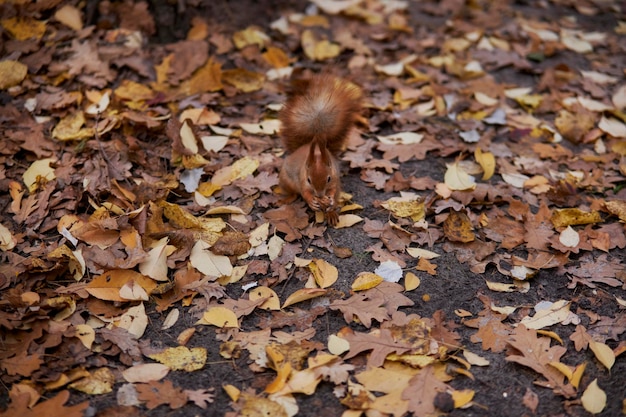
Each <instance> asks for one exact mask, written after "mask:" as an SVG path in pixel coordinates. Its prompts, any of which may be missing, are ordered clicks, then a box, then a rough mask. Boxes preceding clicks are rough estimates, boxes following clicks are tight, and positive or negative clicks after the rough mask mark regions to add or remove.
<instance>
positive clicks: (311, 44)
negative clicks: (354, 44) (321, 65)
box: [301, 29, 341, 61]
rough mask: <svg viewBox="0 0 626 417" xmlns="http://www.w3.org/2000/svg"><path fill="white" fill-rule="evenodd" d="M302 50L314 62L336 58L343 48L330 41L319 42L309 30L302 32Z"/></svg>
mask: <svg viewBox="0 0 626 417" xmlns="http://www.w3.org/2000/svg"><path fill="white" fill-rule="evenodd" d="M301 40H302V49H303V50H304V53H305V55H306V56H307V57H308V58H310V59H312V60H314V61H323V60H326V59H330V58H334V57H336V56H338V55H339V53H340V52H341V47H340V46H339V45H337V44H336V43H332V42H329V41H328V40H326V39H324V40H321V41H320V40H318V39H317V38H316V37H315V34H314V33H313V32H312V31H311V30H309V29H307V30H305V31H304V32H302V38H301Z"/></svg>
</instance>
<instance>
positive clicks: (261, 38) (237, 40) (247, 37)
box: [233, 26, 270, 49]
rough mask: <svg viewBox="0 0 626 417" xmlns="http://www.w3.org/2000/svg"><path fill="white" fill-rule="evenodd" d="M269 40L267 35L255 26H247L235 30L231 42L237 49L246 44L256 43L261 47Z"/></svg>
mask: <svg viewBox="0 0 626 417" xmlns="http://www.w3.org/2000/svg"><path fill="white" fill-rule="evenodd" d="M269 40H270V38H269V36H267V35H266V34H265V33H264V32H263V31H262V30H261V29H259V28H258V27H255V26H249V27H247V28H245V29H244V30H240V31H239V32H235V34H234V35H233V43H234V44H235V46H236V47H237V49H242V48H245V47H246V46H248V45H258V46H259V47H263V46H264V45H265V43H266V42H268V41H269Z"/></svg>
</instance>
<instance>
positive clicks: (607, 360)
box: [589, 340, 615, 371]
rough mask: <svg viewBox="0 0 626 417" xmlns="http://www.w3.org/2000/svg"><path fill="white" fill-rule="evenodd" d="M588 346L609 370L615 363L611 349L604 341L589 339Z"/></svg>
mask: <svg viewBox="0 0 626 417" xmlns="http://www.w3.org/2000/svg"><path fill="white" fill-rule="evenodd" d="M589 348H590V349H591V351H592V352H593V354H594V355H596V359H598V360H599V361H600V363H601V364H602V365H604V366H605V367H606V369H608V370H609V371H610V370H611V368H612V367H613V364H614V363H615V354H614V353H613V350H612V349H611V348H610V347H608V346H607V345H605V344H604V343H601V342H596V341H595V340H591V341H589Z"/></svg>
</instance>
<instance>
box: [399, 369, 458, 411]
mask: <svg viewBox="0 0 626 417" xmlns="http://www.w3.org/2000/svg"><path fill="white" fill-rule="evenodd" d="M447 389H448V385H446V384H445V383H443V382H441V381H440V380H439V379H437V377H436V376H435V368H434V367H433V366H427V367H425V368H423V369H422V370H421V371H420V372H419V373H418V374H417V375H415V376H414V377H413V378H411V380H410V381H409V386H408V387H407V388H406V389H405V390H404V391H402V399H403V400H408V401H409V411H411V412H413V413H414V414H415V415H418V416H426V415H430V414H432V413H434V412H435V397H437V394H439V393H441V392H446V391H447Z"/></svg>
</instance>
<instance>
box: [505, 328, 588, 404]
mask: <svg viewBox="0 0 626 417" xmlns="http://www.w3.org/2000/svg"><path fill="white" fill-rule="evenodd" d="M550 341H551V339H550V338H549V337H537V331H536V330H532V329H526V327H524V325H519V326H517V327H516V328H515V330H514V331H513V333H512V334H511V336H510V338H509V340H508V341H507V343H508V344H509V345H510V346H511V347H513V348H514V349H515V350H516V353H510V354H509V355H507V357H506V360H507V361H510V362H516V363H519V364H520V365H524V366H527V367H529V368H531V369H532V370H534V371H535V372H537V373H539V374H541V375H542V376H543V377H544V378H545V380H542V381H541V380H540V381H535V383H536V384H538V385H542V386H545V387H549V388H552V389H553V390H554V392H555V393H556V394H559V395H563V396H565V397H566V398H572V397H575V396H576V390H575V389H574V387H572V385H570V384H566V383H565V381H564V379H565V376H564V375H563V374H562V373H561V372H559V371H558V370H557V369H556V368H554V367H553V366H550V365H549V363H550V362H560V358H561V356H563V354H565V352H566V351H567V349H565V347H563V346H550Z"/></svg>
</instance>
